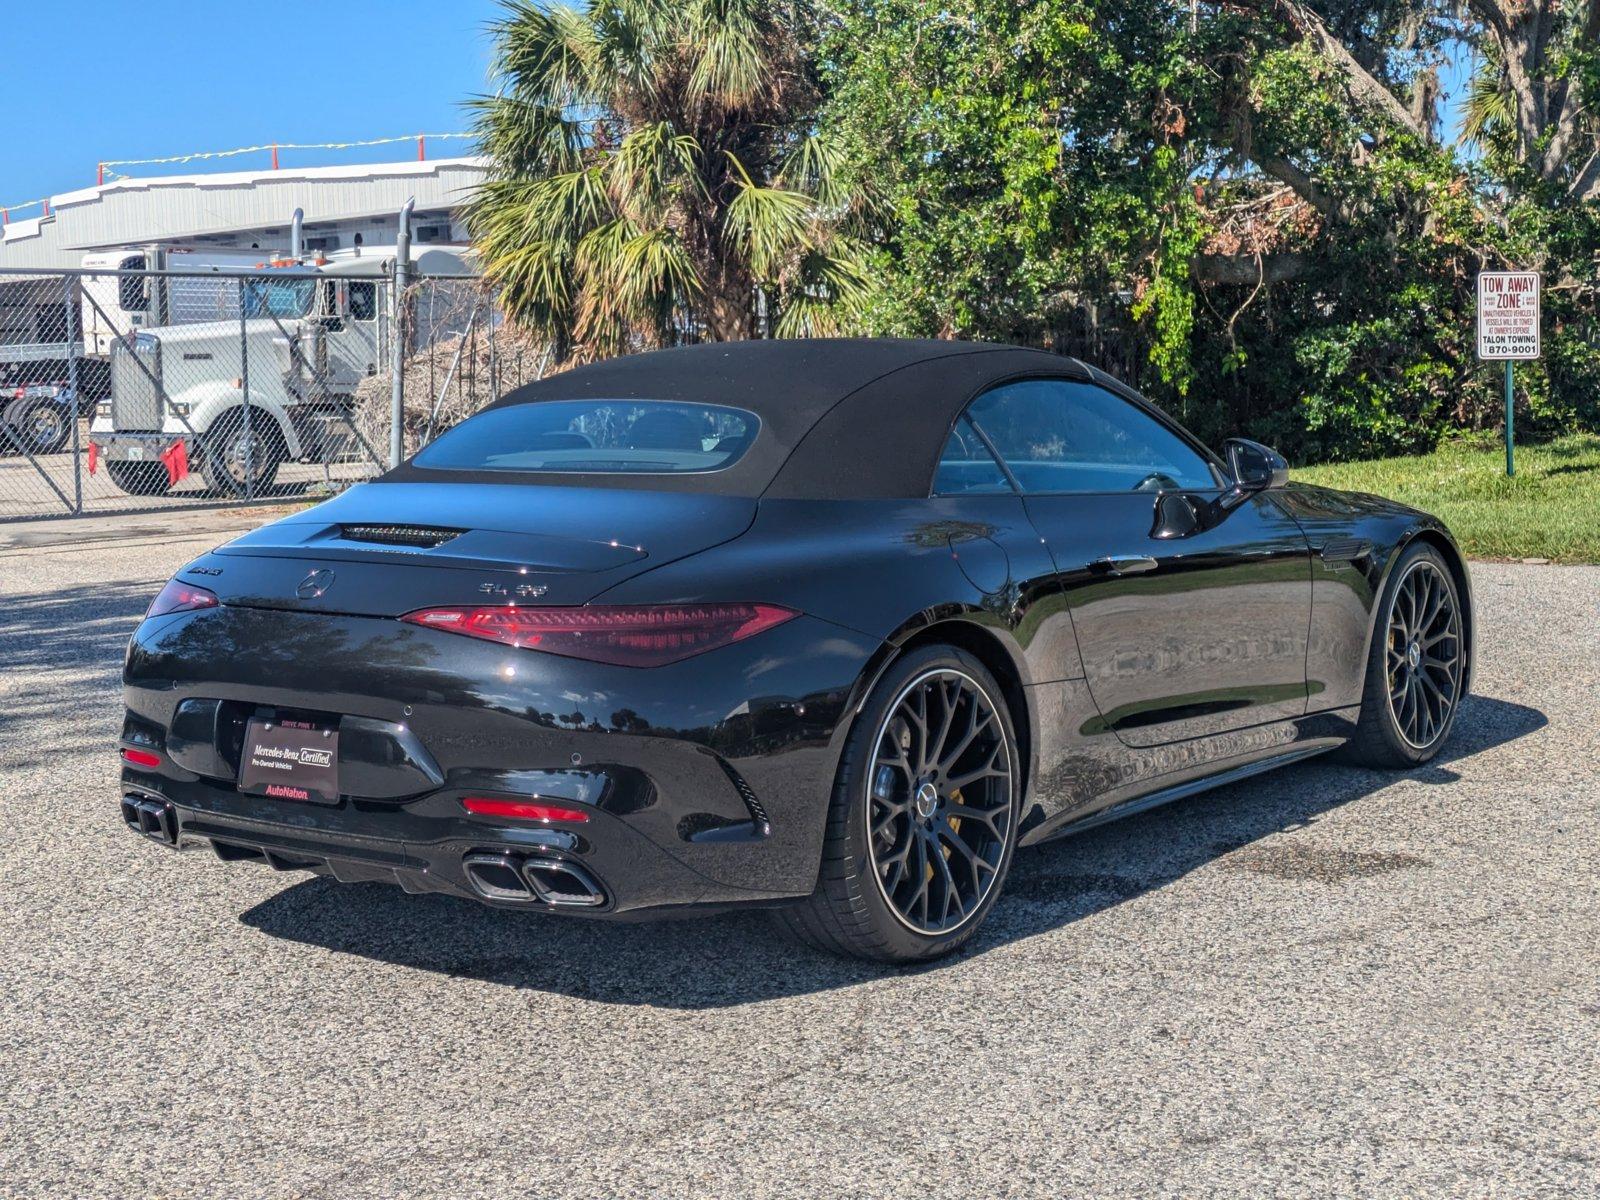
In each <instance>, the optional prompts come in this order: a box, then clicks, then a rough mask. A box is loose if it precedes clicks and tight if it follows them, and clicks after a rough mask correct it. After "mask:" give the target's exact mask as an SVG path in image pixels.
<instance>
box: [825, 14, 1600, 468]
mask: <svg viewBox="0 0 1600 1200" xmlns="http://www.w3.org/2000/svg"><path fill="white" fill-rule="evenodd" d="M1597 11H1600V0H1586V2H1580V3H1577V4H1574V3H1572V2H1571V0H1568V2H1567V3H1565V4H1561V3H1557V0H1472V2H1471V3H1469V4H1467V5H1466V6H1464V7H1463V6H1461V5H1459V4H1455V3H1452V4H1449V5H1445V4H1433V3H1420V4H1419V3H1415V2H1412V0H1320V2H1319V3H1315V4H1311V3H1302V2H1301V0H1246V2H1245V3H1242V4H1241V3H1234V4H1229V5H1227V6H1213V5H1208V4H1199V3H1195V4H1183V5H1180V4H1176V3H1170V2H1164V0H1117V2H1116V3H1114V4H1113V3H1107V2H1106V0H1037V2H1033V3H1027V4H1016V3H1012V2H1010V0H860V2H858V3H856V4H854V5H852V7H851V9H850V14H849V16H848V17H847V18H846V20H845V21H844V23H843V26H842V28H841V29H840V30H839V33H838V36H837V38H836V39H835V40H834V41H833V42H832V43H831V48H830V51H829V53H828V55H827V59H828V63H829V67H830V75H829V79H830V81H831V91H832V98H831V102H830V107H829V110H828V118H827V120H828V123H829V125H830V127H831V128H833V129H835V130H836V131H837V135H838V136H839V137H840V138H842V139H843V140H844V141H845V142H846V144H847V145H849V146H850V148H851V152H852V155H853V156H854V160H855V161H856V163H857V164H858V165H857V169H858V170H860V171H862V172H863V173H866V174H869V175H871V176H872V177H873V178H875V179H878V180H882V181H884V182H885V183H886V186H887V200H888V203H889V205H890V207H891V210H892V212H893V216H894V220H893V222H892V225H891V227H890V232H889V236H888V238H887V239H886V240H885V241H884V242H883V243H882V244H881V245H880V246H879V247H878V249H877V251H876V254H877V257H876V260H875V262H874V269H873V271H872V273H871V274H872V278H873V279H874V281H875V287H874V290H873V294H872V295H871V297H870V298H869V301H868V306H867V312H868V313H869V315H870V322H871V326H872V328H874V329H875V330H880V331H884V332H895V333H945V334H953V335H962V336H981V337H992V338H1001V339H1006V340H1021V341H1028V342H1033V343H1037V344H1043V345H1050V346H1053V347H1055V348H1058V349H1062V350H1065V351H1067V352H1070V353H1081V354H1084V355H1086V356H1092V357H1096V358H1100V359H1102V360H1107V359H1110V360H1112V361H1111V362H1110V363H1109V364H1108V365H1111V366H1113V367H1114V368H1116V367H1120V368H1122V369H1123V371H1124V373H1126V374H1131V375H1134V376H1135V377H1137V378H1138V379H1139V381H1140V382H1141V383H1142V385H1143V386H1145V388H1146V389H1147V390H1149V391H1151V392H1152V393H1153V394H1155V395H1156V396H1157V397H1158V398H1159V399H1162V400H1163V401H1165V402H1167V403H1168V404H1170V405H1171V406H1173V407H1175V408H1177V409H1179V410H1181V411H1182V412H1183V414H1184V416H1185V417H1186V418H1187V419H1188V420H1190V421H1191V422H1192V423H1194V424H1196V425H1197V426H1199V427H1200V428H1201V429H1202V430H1203V431H1205V432H1206V433H1208V434H1211V435H1213V436H1217V435H1221V434H1224V433H1227V432H1234V431H1238V430H1240V429H1249V430H1251V431H1253V432H1255V433H1256V434H1257V435H1260V436H1266V437H1270V438H1273V439H1275V440H1277V441H1279V442H1280V443H1281V444H1282V445H1284V447H1285V448H1286V449H1288V450H1290V451H1291V452H1293V453H1296V454H1298V455H1300V456H1302V457H1342V456H1353V455H1357V454H1369V453H1377V452H1383V451H1394V450H1406V449H1421V448H1424V447H1426V446H1427V445H1429V444H1431V443H1432V442H1433V441H1436V440H1437V439H1438V437H1440V436H1441V434H1442V433H1444V432H1447V431H1449V430H1450V429H1456V428H1477V427H1482V426H1485V425H1488V424H1492V423H1493V421H1494V419H1495V414H1496V413H1497V412H1498V402H1497V396H1498V392H1497V386H1498V384H1497V376H1496V375H1495V374H1494V373H1493V372H1492V371H1491V370H1488V369H1485V368H1483V367H1480V366H1479V365H1478V364H1477V363H1476V361H1475V360H1474V358H1473V342H1472V331H1473V308H1472V304H1473V289H1474V282H1475V276H1476V274H1477V272H1478V271H1479V270H1482V269H1486V268H1499V267H1506V266H1516V267H1519V268H1533V269H1539V270H1542V271H1544V272H1545V274H1546V279H1547V288H1549V291H1548V296H1549V301H1548V304H1547V322H1546V344H1547V348H1548V353H1547V358H1546V360H1545V361H1544V362H1543V363H1541V364H1538V365H1534V366H1529V367H1526V368H1523V369H1522V378H1523V380H1524V383H1525V388H1526V394H1525V397H1524V403H1526V404H1527V405H1528V407H1529V410H1530V411H1529V414H1528V415H1529V417H1530V418H1531V419H1532V420H1533V421H1534V423H1535V425H1536V426H1537V425H1543V426H1545V427H1547V428H1550V429H1556V428H1565V427H1570V426H1574V425H1581V424H1589V425H1591V426H1592V425H1594V424H1595V423H1596V422H1597V421H1600V350H1597V345H1596V341H1597V339H1596V325H1595V318H1594V312H1593V296H1594V293H1593V289H1592V283H1593V281H1594V276H1595V270H1596V264H1595V263H1594V261H1593V255H1594V253H1595V251H1596V250H1597V249H1600V236H1597V234H1600V224H1597V210H1600V204H1597V203H1596V200H1597V199H1600V140H1597V136H1596V130H1597V126H1596V116H1595V114H1596V113H1597V112H1600V76H1597V71H1596V62H1597V56H1596V50H1595V34H1596V26H1597V23H1600V18H1597V16H1596V13H1597ZM1472 55H1475V56H1476V58H1477V61H1479V62H1480V63H1481V64H1482V65H1481V67H1480V69H1479V71H1478V72H1477V74H1476V76H1475V78H1474V82H1473V85H1472V91H1471V96H1470V97H1469V103H1468V104H1467V105H1466V108H1465V113H1466V117H1467V121H1466V124H1465V130H1466V133H1467V135H1468V136H1469V138H1470V139H1472V143H1471V145H1470V146H1468V147H1467V148H1465V149H1459V148H1457V147H1456V146H1454V145H1452V144H1449V143H1448V139H1446V138H1445V137H1443V136H1441V135H1442V133H1443V132H1444V131H1443V130H1442V129H1441V125H1442V118H1441V109H1440V97H1441V84H1440V79H1441V75H1442V73H1443V71H1444V69H1445V68H1446V67H1447V66H1448V65H1449V64H1450V63H1451V62H1453V61H1460V60H1462V59H1465V58H1467V57H1468V56H1472Z"/></svg>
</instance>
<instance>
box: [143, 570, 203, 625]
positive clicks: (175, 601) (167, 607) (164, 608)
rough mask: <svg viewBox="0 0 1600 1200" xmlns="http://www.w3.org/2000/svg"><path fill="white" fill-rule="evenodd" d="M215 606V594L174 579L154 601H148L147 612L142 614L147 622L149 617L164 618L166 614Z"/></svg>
mask: <svg viewBox="0 0 1600 1200" xmlns="http://www.w3.org/2000/svg"><path fill="white" fill-rule="evenodd" d="M216 606H217V596H216V593H215V592H208V591H206V589H205V588H203V587H195V586H194V584H192V583H184V582H183V581H181V580H178V579H174V580H172V581H170V582H169V583H168V584H167V586H166V587H164V588H162V589H161V592H160V594H158V595H157V596H156V598H155V599H154V600H152V601H150V608H149V611H148V612H146V613H145V614H144V618H145V620H147V621H148V620H149V619H150V618H151V617H164V616H166V615H167V614H168V613H175V612H185V611H187V610H189V609H195V608H215V607H216Z"/></svg>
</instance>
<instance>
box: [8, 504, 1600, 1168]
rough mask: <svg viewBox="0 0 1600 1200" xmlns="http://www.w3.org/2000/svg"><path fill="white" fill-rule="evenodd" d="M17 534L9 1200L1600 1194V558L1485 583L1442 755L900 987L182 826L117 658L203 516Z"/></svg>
mask: <svg viewBox="0 0 1600 1200" xmlns="http://www.w3.org/2000/svg"><path fill="white" fill-rule="evenodd" d="M129 528H130V530H131V532H129V533H127V534H126V536H124V537H122V538H120V539H118V540H114V541H99V542H92V543H88V544H77V543H75V542H72V541H69V540H64V539H63V538H61V537H59V536H58V537H56V538H55V539H53V540H47V541H45V542H38V541H37V540H36V541H34V542H32V543H28V542H27V541H26V540H24V541H22V542H20V543H19V542H18V541H17V540H16V539H13V540H12V544H11V545H10V547H9V548H6V549H0V612H3V613H4V618H3V620H0V796H3V797H4V808H3V812H4V814H5V823H4V829H3V832H0V901H3V902H0V1195H4V1196H29V1197H33V1196H72V1197H88V1196H206V1197H216V1196H228V1197H246V1196H273V1197H278V1196H318V1197H323V1196H326V1197H335V1196H338V1197H357V1196H362V1197H364V1196H394V1197H427V1196H489V1195H497V1196H498V1195H506V1194H520V1195H528V1196H563V1197H565V1196H593V1197H623V1196H652V1197H653V1196H673V1197H676V1196H701V1195H706V1196H741V1197H742V1196H795V1197H813V1196H821V1195H851V1196H868V1195H871V1196H880V1195H881V1196H906V1197H911V1196H1060V1195H1084V1196H1138V1197H1148V1196H1185V1197H1194V1196H1207V1195H1269V1194H1270V1195H1278V1196H1316V1197H1325V1196H1343V1195H1359V1196H1382V1197H1392V1196H1400V1195H1407V1196H1418V1195H1427V1196H1470V1197H1490V1196H1515V1197H1524V1196H1533V1195H1550V1196H1587V1195H1596V1194H1597V1193H1600V979H1597V965H1600V950H1597V948H1600V898H1597V888H1596V884H1597V881H1600V850H1597V843H1600V836H1597V835H1600V819H1597V799H1600V784H1597V777H1600V736H1597V732H1596V730H1597V722H1596V717H1595V701H1596V697H1597V695H1600V642H1597V638H1596V630H1597V627H1600V622H1597V616H1600V614H1597V605H1600V569H1596V568H1557V567H1526V566H1502V565H1481V566H1478V567H1477V568H1476V570H1475V578H1476V584H1477V595H1478V603H1479V605H1480V607H1481V614H1482V627H1483V630H1484V635H1483V637H1482V640H1481V646H1480V651H1481V659H1482V661H1481V665H1480V668H1479V675H1478V681H1477V695H1475V696H1474V697H1473V698H1472V699H1471V700H1470V701H1469V702H1468V703H1467V704H1466V706H1465V707H1464V709H1463V711H1462V713H1461V720H1460V722H1459V725H1458V727H1457V730H1456V733H1455V736H1454V740H1453V741H1452V743H1451V744H1450V746H1449V747H1448V749H1447V751H1446V752H1445V754H1444V756H1443V757H1442V758H1441V759H1440V760H1439V761H1437V762H1436V763H1435V764H1433V765H1432V766H1430V767H1428V768H1426V769H1423V770H1420V771H1416V772H1413V773H1410V774H1404V775H1388V774H1378V773H1372V772H1367V771H1363V770H1358V769H1353V768H1349V767H1344V766H1340V765H1336V764H1333V763H1327V762H1323V761H1320V760H1319V761H1313V762H1311V763H1307V764H1302V765H1299V766H1295V767H1291V768H1288V769H1285V770H1283V771H1280V772H1278V773H1275V774H1270V775H1266V776H1261V777H1258V778H1256V779H1253V780H1250V781H1248V782H1246V783H1243V784H1239V785H1235V786H1232V787H1229V788H1226V789H1222V790H1219V791H1215V792H1212V793H1209V794H1207V795H1204V796H1201V797H1196V798H1193V799H1190V800H1187V801H1183V802H1180V803H1178V804H1176V805H1173V806H1170V807H1168V808H1166V809H1164V810H1160V811H1157V812H1154V813H1151V814H1148V815H1144V816H1140V817H1136V818H1132V819H1130V820H1128V821H1125V822H1122V823H1120V824H1117V825H1112V826H1108V827H1104V828H1102V829H1099V830H1096V831H1093V832H1091V833H1087V834H1085V835H1082V836H1081V837H1078V838H1076V839H1071V840H1067V841H1062V842H1057V843H1054V844H1052V845H1049V846H1046V847H1042V848H1039V849H1035V850H1030V851H1024V852H1022V853H1021V854H1020V855H1019V856H1018V859H1017V863H1016V866H1015V868H1014V870H1013V873H1012V877H1011V881H1010V885H1009V887H1008V889H1007V893H1006V895H1005V897H1004V898H1003V899H1002V900H1001V902H1000V904H999V905H998V907H997V908H996V909H995V911H994V913H993V915H992V917H991V919H990V921H989V922H988V924H987V926H986V927H985V928H984V930H983V931H982V932H981V933H980V935H979V936H978V938H977V939H976V942H975V943H974V944H973V946H972V947H971V949H970V950H969V951H967V952H965V953H963V954H961V955H960V956H959V957H957V958H955V959H953V960H950V961H946V962H944V963H941V964H939V965H936V966H933V967H930V968H924V969H918V970H911V971H905V970H887V969H882V968H877V967H872V966H866V965H862V964H857V963H850V962H845V961H840V960H835V959H831V958H826V957H822V956H819V955H816V954H814V953H812V952H810V951H807V950H804V949H800V948H797V947H796V946H794V945H792V944H790V943H787V942H785V941H783V940H781V939H780V938H778V937H777V936H776V934H775V932H774V931H773V929H772V928H771V927H770V926H769V924H768V923H767V921H766V920H765V919H764V918H763V917H762V916H760V915H759V914H747V915H736V916H719V917H710V918H703V919H700V920H684V921H677V922H672V923H665V924H653V925H600V924H593V923H587V922H579V921H573V920H562V919H559V918H538V917H529V916H520V915H516V914H508V913H503V912H495V911H490V910H486V909H482V908H478V907H476V906H473V905H471V904H469V903H466V902H461V901H456V900H453V899H449V898H444V897H411V896H406V895H404V894H402V893H401V892H400V891H399V890H397V889H391V888H386V887H382V886H379V885H365V886H356V887H351V886H342V885H339V884H336V883H332V882H326V881H323V880H319V879H315V878H312V877H309V876H300V875H279V874H275V873H273V872H271V871H269V870H267V869H266V868H263V867H254V866H247V865H239V866H231V867H230V866H224V865H223V864H221V863H219V862H217V861H215V860H214V859H213V858H211V857H210V856H208V855H205V854H203V853H198V852H196V853H189V854H184V855H177V854H173V853H171V852H169V851H165V850H162V849H161V848H160V847H158V846H155V845H152V844H150V843H148V842H145V841H142V840H141V839H138V838H136V837H134V836H132V835H131V834H129V833H128V832H127V831H126V830H125V829H124V828H123V826H122V822H121V820H120V818H119V816H118V813H117V808H116V804H115V799H114V797H115V791H114V787H115V777H116V755H115V750H114V745H115V738H116V733H117V728H118V720H119V713H120V710H119V685H118V670H119V663H120V658H121V653H122V649H123V646H124V644H125V641H126V638H127V635H128V633H129V632H130V630H131V628H132V626H133V625H134V623H135V622H136V621H137V619H138V616H139V614H140V612H141V611H142V609H143V607H144V605H145V604H146V602H147V601H148V599H149V597H150V596H151V595H152V594H153V592H154V591H155V589H156V588H157V587H158V586H159V584H160V582H161V581H162V580H163V579H165V578H166V577H167V575H168V574H169V573H170V572H171V571H172V570H173V569H175V568H176V567H177V566H179V565H180V564H181V563H182V562H184V561H185V560H186V559H187V558H189V557H190V556H192V555H193V554H195V553H198V552H199V551H201V550H203V549H205V548H207V547H209V546H210V545H211V544H213V543H215V542H216V541H218V540H220V539H221V536H222V535H221V534H219V533H218V532H216V531H215V530H214V529H210V530H207V531H205V532H202V533H199V534H196V533H195V532H193V531H190V530H183V529H182V522H173V523H171V524H169V525H168V526H165V527H163V526H160V525H150V524H146V525H142V526H130V527H129Z"/></svg>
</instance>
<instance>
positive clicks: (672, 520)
mask: <svg viewBox="0 0 1600 1200" xmlns="http://www.w3.org/2000/svg"><path fill="white" fill-rule="evenodd" d="M755 511H756V503H755V501H754V500H750V499H743V498H738V497H729V496H703V495H692V494H685V493H681V492H648V491H637V490H624V489H600V488H561V487H545V486H527V485H514V484H507V485H495V484H477V483H473V484H465V483H393V484H390V483H375V484H367V485H363V486H361V487H357V488H353V489H351V490H350V491H349V492H346V493H345V494H344V495H342V496H339V497H336V498H335V499H333V500H330V501H328V502H326V503H324V504H320V505H318V506H316V507H315V508H311V509H307V510H306V511H305V512H302V513H296V514H294V515H293V516H290V517H287V518H285V519H283V520H281V521H276V522H274V523H273V524H271V525H267V526H264V527H263V528H261V529H258V530H255V531H254V532H252V533H248V534H245V535H244V536H243V537H240V538H237V539H235V540H234V541H232V542H229V543H228V544H227V545H225V546H222V547H220V548H219V549H218V550H216V551H215V552H213V553H212V554H210V555H207V556H206V557H205V558H204V559H201V560H198V561H197V562H195V563H192V564H190V566H189V567H187V568H185V570H184V571H182V572H180V573H179V574H180V576H182V577H183V578H185V579H187V580H189V581H190V582H193V583H197V584H200V585H201V586H203V587H207V588H210V589H211V590H212V591H214V592H216V593H217V595H218V597H219V598H220V599H221V600H222V602H223V603H224V604H232V605H238V606H246V607H256V608H288V609H306V610H311V611H321V612H339V613H349V614H352V615H359V616H400V615H401V614H403V613H407V612H412V611H414V610H416V609H418V608H423V607H430V606H446V605H461V604H473V603H477V604H541V605H571V604H584V603H587V602H588V601H589V600H591V599H592V598H594V597H595V596H597V595H599V594H600V593H601V592H603V591H605V590H606V589H607V588H610V587H613V586H615V585H616V584H617V583H620V582H621V581H622V580H624V579H627V578H629V577H631V576H633V575H636V574H638V573H640V572H641V571H645V570H649V569H651V568H653V567H657V566H660V565H662V564H663V563H668V562H672V561H673V560H675V559H678V558H683V557H685V556H686V555H690V554H695V553H698V552H699V551H701V550H705V549H709V548H710V547H712V546H716V545H719V544H721V543H722V542H726V541H729V540H731V539H733V538H735V537H738V536H739V535H740V534H741V533H743V532H744V531H745V530H746V529H748V528H749V527H750V523H751V521H752V520H753V519H754V517H755Z"/></svg>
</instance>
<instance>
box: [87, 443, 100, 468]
mask: <svg viewBox="0 0 1600 1200" xmlns="http://www.w3.org/2000/svg"><path fill="white" fill-rule="evenodd" d="M99 465H100V443H99V442H90V443H89V474H91V475H93V474H94V469H95V468H96V467H98V466H99Z"/></svg>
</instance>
